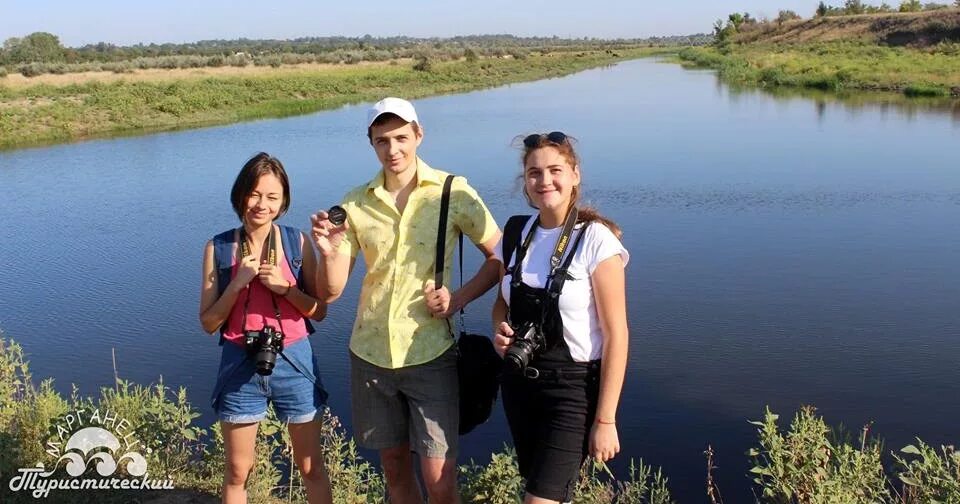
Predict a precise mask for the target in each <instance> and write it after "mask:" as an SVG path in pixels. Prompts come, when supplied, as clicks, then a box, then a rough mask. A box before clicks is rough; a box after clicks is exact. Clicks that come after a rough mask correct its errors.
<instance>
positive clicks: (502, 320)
mask: <svg viewBox="0 0 960 504" xmlns="http://www.w3.org/2000/svg"><path fill="white" fill-rule="evenodd" d="M571 142H572V138H571V137H568V136H567V135H565V134H563V133H561V132H558V131H555V132H552V133H549V134H533V135H529V136H527V137H525V138H524V139H523V193H524V195H525V196H526V197H527V201H528V203H529V204H530V206H532V207H534V208H536V209H537V210H538V211H539V212H538V214H537V215H534V216H514V217H512V218H511V219H510V221H508V222H507V225H506V226H505V229H504V235H503V240H502V241H501V244H500V246H499V247H498V249H497V257H498V259H500V261H501V263H503V265H504V269H503V270H502V271H503V275H502V277H501V282H500V289H499V292H498V296H497V301H496V304H495V305H494V309H493V323H494V328H495V331H496V335H495V337H494V346H495V347H496V349H497V352H498V353H499V354H500V355H501V356H502V357H504V364H505V369H506V371H505V373H504V380H503V387H502V390H503V407H504V411H505V412H506V414H507V421H508V423H509V425H510V432H511V435H512V437H513V441H514V446H515V447H516V450H517V459H518V463H519V466H520V474H521V475H522V476H523V477H524V478H525V479H526V481H527V484H526V497H525V499H524V502H525V503H527V504H535V503H545V502H567V501H570V500H571V499H572V497H573V489H574V487H575V485H576V481H577V477H578V475H579V470H580V466H581V465H582V464H583V461H584V459H585V458H586V456H587V455H588V454H589V455H590V456H591V457H594V458H596V459H597V460H601V461H606V460H609V459H611V458H613V456H614V455H616V454H617V452H619V451H620V442H619V438H618V436H617V426H616V412H617V403H618V402H619V400H620V390H621V388H622V386H623V377H624V372H625V369H626V364H627V314H626V300H625V289H624V267H625V266H626V264H627V261H628V260H629V254H628V252H627V250H626V249H625V248H624V247H623V245H622V244H621V243H620V239H619V236H620V229H619V228H618V227H617V226H616V224H614V223H613V222H611V221H610V220H608V219H606V218H604V217H602V216H600V215H598V214H597V212H596V211H595V210H593V209H590V208H582V207H579V206H578V201H579V195H580V191H579V186H580V163H579V159H578V157H577V154H576V152H575V151H574V149H573V145H572V143H571ZM518 262H519V266H518V264H517V263H518ZM515 332H516V333H517V334H515Z"/></svg>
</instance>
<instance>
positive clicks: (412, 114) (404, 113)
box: [367, 96, 420, 128]
mask: <svg viewBox="0 0 960 504" xmlns="http://www.w3.org/2000/svg"><path fill="white" fill-rule="evenodd" d="M383 114H395V115H396V116H397V117H399V118H400V119H403V120H404V121H407V122H415V123H418V124H419V123H420V120H419V119H418V118H417V111H416V110H415V109H414V108H413V104H412V103H410V102H408V101H407V100H404V99H403V98H394V97H392V96H391V97H388V98H384V99H382V100H380V101H378V102H377V103H374V104H373V106H372V107H370V110H367V127H368V128H369V127H370V126H373V121H376V120H377V118H378V117H380V116H381V115H383Z"/></svg>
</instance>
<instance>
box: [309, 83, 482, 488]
mask: <svg viewBox="0 0 960 504" xmlns="http://www.w3.org/2000/svg"><path fill="white" fill-rule="evenodd" d="M367 136H368V138H369V140H370V145H371V146H372V147H373V150H374V151H375V152H376V154H377V158H378V159H379V160H380V165H381V169H380V170H379V171H378V172H377V174H376V176H375V177H374V178H373V180H371V181H370V182H369V183H367V184H364V185H361V186H359V187H357V188H355V189H353V190H351V191H350V192H349V193H347V195H346V196H345V197H344V199H343V202H342V203H341V206H342V207H343V209H344V210H346V213H347V220H346V221H345V222H344V223H343V224H341V225H339V226H337V225H334V224H333V223H331V222H330V220H329V219H328V218H327V217H328V215H327V213H326V212H323V211H321V212H318V213H317V214H315V215H313V216H312V217H311V221H312V224H313V239H314V243H315V244H316V245H317V247H318V248H319V250H320V253H321V257H322V260H321V266H320V267H319V268H318V270H319V271H318V272H317V290H318V297H321V298H325V299H326V301H327V302H332V301H334V300H336V299H337V298H338V297H339V296H340V294H341V293H342V292H343V288H344V286H345V285H346V282H347V277H348V276H349V275H350V271H352V269H353V264H354V262H355V260H356V257H357V255H358V254H360V253H362V254H363V259H364V263H365V264H366V266H367V273H366V275H365V276H364V278H363V286H362V288H361V291H360V301H359V306H357V317H356V320H355V322H354V325H353V334H352V335H351V338H350V355H351V358H350V360H351V372H350V374H351V400H352V401H351V402H352V412H353V427H354V433H355V435H356V437H357V440H358V442H359V444H360V446H363V447H366V448H370V449H376V450H379V452H380V461H381V465H382V467H383V472H384V475H385V476H386V480H387V491H388V493H389V494H390V502H393V503H401V504H406V503H414V502H415V503H422V502H423V497H422V496H421V494H420V486H419V485H418V484H417V481H416V476H415V472H414V465H413V464H414V458H413V456H412V454H411V452H415V453H416V454H417V455H419V459H420V469H421V474H422V475H423V480H424V486H425V487H426V489H427V493H428V497H429V501H430V502H431V504H434V503H436V504H443V503H452V502H458V501H459V495H458V491H457V472H456V456H457V446H458V433H457V429H458V423H459V403H458V400H459V393H458V380H457V355H456V346H455V345H454V339H453V337H452V335H451V330H450V326H449V324H448V322H447V320H445V319H446V318H447V317H448V316H449V315H450V314H452V313H455V312H456V311H458V310H459V309H460V308H462V307H463V306H466V305H467V303H469V302H471V301H473V300H474V299H476V298H477V297H478V296H480V295H482V294H483V293H484V292H486V291H487V290H489V289H490V288H491V287H492V286H493V285H494V284H495V283H496V282H497V279H498V277H499V269H500V263H499V262H497V260H496V259H495V257H494V247H495V246H496V244H497V242H498V241H499V239H500V229H499V227H497V223H496V221H494V219H493V216H491V215H490V212H489V211H488V210H487V207H486V206H485V205H484V203H483V201H482V200H481V199H480V197H479V196H478V195H477V193H476V191H475V190H474V189H473V188H472V187H470V185H469V184H467V181H466V180H465V179H464V178H463V177H456V178H455V179H454V180H453V186H452V190H451V193H450V207H449V212H448V220H447V229H445V230H438V224H439V212H440V197H441V193H442V188H443V183H444V180H445V178H446V176H447V175H448V174H447V173H446V172H442V171H439V170H435V169H433V168H431V167H430V166H428V165H427V163H425V162H424V161H423V160H422V159H420V158H419V157H418V156H417V147H418V146H419V145H420V143H421V142H422V141H423V127H422V126H421V124H420V120H419V118H418V117H417V112H416V110H415V109H414V107H413V105H412V104H411V103H410V102H408V101H406V100H403V99H400V98H384V99H383V100H380V101H379V102H377V103H376V104H374V105H373V107H372V108H371V109H370V111H369V113H368V116H367ZM439 232H445V233H446V242H445V243H446V245H445V252H446V256H445V260H444V264H445V265H446V267H445V268H444V270H445V271H444V282H443V283H444V286H443V287H441V288H439V289H435V288H434V284H433V280H432V278H433V277H434V262H435V256H436V244H437V236H438V233H439ZM461 232H462V233H463V234H465V235H466V236H467V237H468V238H470V240H471V241H472V242H473V243H474V244H475V245H476V246H477V248H479V249H480V251H481V252H483V254H484V256H485V257H486V260H485V261H484V263H483V265H482V266H481V267H480V269H479V271H478V272H477V274H476V275H475V276H474V277H473V278H472V279H471V280H470V281H469V282H467V283H466V284H464V285H463V286H462V287H461V288H460V289H458V290H457V291H456V292H454V293H453V294H451V293H450V292H449V291H448V290H447V288H446V285H449V283H450V282H449V279H450V270H451V269H450V265H451V264H452V258H453V251H454V249H455V247H456V243H457V234H458V233H461Z"/></svg>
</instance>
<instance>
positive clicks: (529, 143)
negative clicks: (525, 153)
mask: <svg viewBox="0 0 960 504" xmlns="http://www.w3.org/2000/svg"><path fill="white" fill-rule="evenodd" d="M543 137H547V141H548V142H550V143H554V144H558V145H559V144H562V143H563V142H566V141H567V135H565V134H564V133H563V132H562V131H551V132H550V133H534V134H532V135H528V136H527V138H524V139H523V146H524V147H526V148H528V149H533V148H534V147H538V146H539V145H540V139H541V138H543Z"/></svg>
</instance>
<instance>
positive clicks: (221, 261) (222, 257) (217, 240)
mask: <svg viewBox="0 0 960 504" xmlns="http://www.w3.org/2000/svg"><path fill="white" fill-rule="evenodd" d="M212 241H213V263H214V267H215V268H216V271H217V297H218V298H219V297H220V296H222V295H223V293H224V291H226V290H227V286H228V285H230V280H231V276H232V273H233V264H234V262H235V261H236V259H237V233H236V230H235V229H229V230H227V231H224V232H222V233H220V234H218V235H216V236H214V237H213V240H212ZM226 325H227V324H226V322H224V323H223V325H221V326H220V345H221V346H222V345H223V343H224V341H226V340H224V338H223V331H224V330H225V329H226Z"/></svg>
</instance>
